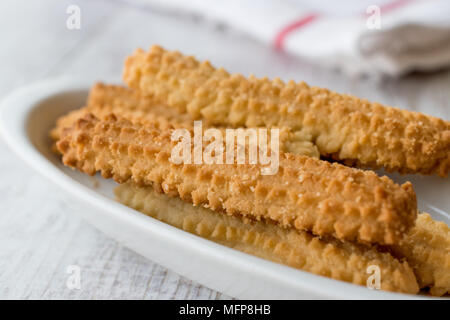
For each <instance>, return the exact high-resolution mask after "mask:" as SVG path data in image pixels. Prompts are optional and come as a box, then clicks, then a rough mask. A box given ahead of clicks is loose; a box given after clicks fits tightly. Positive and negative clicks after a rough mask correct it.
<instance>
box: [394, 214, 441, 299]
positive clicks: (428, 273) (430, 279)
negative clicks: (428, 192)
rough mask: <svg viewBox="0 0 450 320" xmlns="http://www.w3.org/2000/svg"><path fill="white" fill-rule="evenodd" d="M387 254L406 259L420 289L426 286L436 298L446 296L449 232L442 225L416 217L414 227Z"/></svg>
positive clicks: (419, 216) (423, 215)
mask: <svg viewBox="0 0 450 320" xmlns="http://www.w3.org/2000/svg"><path fill="white" fill-rule="evenodd" d="M391 252H393V253H394V254H395V255H396V256H398V257H403V258H406V260H407V261H408V263H409V265H410V266H411V267H412V268H413V270H414V273H415V274H416V277H417V281H418V282H419V285H420V287H421V288H425V287H430V292H431V294H433V295H437V296H441V295H444V294H446V293H450V229H449V227H448V226H447V225H446V224H445V223H443V222H439V221H435V220H433V219H432V218H431V217H430V215H429V214H428V213H421V214H419V215H418V217H417V221H416V225H415V226H414V227H413V228H411V230H410V231H409V232H408V234H407V236H406V237H405V239H404V240H403V241H401V242H400V244H398V245H395V246H393V247H392V248H391Z"/></svg>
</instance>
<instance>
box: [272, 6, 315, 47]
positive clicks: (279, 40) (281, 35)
mask: <svg viewBox="0 0 450 320" xmlns="http://www.w3.org/2000/svg"><path fill="white" fill-rule="evenodd" d="M317 17H318V15H317V14H315V13H313V14H309V15H307V16H304V17H302V18H300V19H298V20H296V21H293V22H292V23H290V24H288V25H287V26H285V27H284V28H283V29H281V30H280V32H278V34H277V35H276V36H275V41H274V45H275V48H277V49H283V46H284V39H286V36H287V35H288V34H290V33H291V32H292V31H294V30H298V29H300V28H303V27H304V26H306V25H308V24H310V23H311V22H313V21H314V20H316V19H317Z"/></svg>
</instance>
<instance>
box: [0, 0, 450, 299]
mask: <svg viewBox="0 0 450 320" xmlns="http://www.w3.org/2000/svg"><path fill="white" fill-rule="evenodd" d="M0 39H1V43H0V47H1V50H0V99H1V98H3V97H4V96H6V95H7V94H8V93H10V92H11V91H12V90H14V89H17V88H19V87H20V86H22V85H25V84H28V83H32V82H35V81H39V80H41V79H44V78H49V77H58V76H81V77H85V78H87V79H90V80H92V82H93V83H94V82H95V81H103V82H110V83H121V72H122V64H123V61H124V59H125V57H126V56H127V55H129V54H131V53H132V52H133V51H134V50H135V49H136V48H138V47H142V48H144V49H147V48H148V47H149V46H150V45H152V44H160V45H162V46H163V47H166V48H167V49H172V50H179V51H182V52H183V53H186V54H191V55H195V56H196V57H197V58H199V59H202V60H203V59H208V60H210V61H211V62H212V63H213V64H214V65H216V66H223V67H224V68H226V69H228V70H229V71H231V72H239V73H243V74H245V75H249V74H254V75H256V76H258V77H263V76H268V77H269V78H274V77H280V78H282V79H283V80H290V79H294V80H296V81H306V82H307V83H309V84H310V85H316V86H321V87H327V88H330V89H332V90H334V91H338V92H342V93H350V94H354V95H357V96H360V97H363V98H367V99H369V100H372V101H377V102H381V103H383V104H388V105H393V106H397V107H401V108H405V109H410V110H418V111H421V112H426V113H428V114H431V115H434V116H438V117H441V118H444V119H446V120H449V119H450V70H449V66H450V2H449V1H448V0H428V1H427V0H390V1H389V0H383V1H382V0H374V1H372V0H371V1H366V0H358V1H356V0H347V1H340V2H339V4H338V2H337V1H325V0H320V1H312V0H281V1H277V0H266V1H262V0H227V1H225V0H216V1H212V0H190V1H183V0H109V1H108V0H69V1H66V0H39V1H29V0H28V1H27V0H2V1H1V2H0ZM0 153H1V157H0V177H1V179H0V199H1V201H0V212H1V213H0V298H34V299H38V298H44V299H57V298H58V299H70V298H81V299H91V298H94V299H108V298H128V299H140V298H147V299H155V298H159V299H161V298H163V299H168V298H177V299H198V298H202V299H210V298H212V299H215V298H229V297H226V296H223V295H222V294H221V293H219V292H215V291H212V290H210V289H208V288H205V287H202V286H200V285H198V284H196V283H193V282H191V281H190V280H188V279H184V278H182V277H180V276H178V275H176V274H174V273H172V272H170V271H168V270H166V269H165V268H163V267H161V266H159V265H156V264H154V263H152V262H151V261H148V260H146V259H144V258H142V257H140V256H139V255H137V254H135V253H133V252H131V251H129V250H128V249H126V248H123V247H121V246H120V245H119V244H118V243H116V242H115V241H114V240H112V239H109V238H107V237H106V236H104V235H103V234H101V233H100V232H98V231H96V230H95V229H94V228H93V227H91V226H89V225H87V224H86V223H84V222H83V221H82V220H80V219H78V218H77V216H76V215H74V214H72V213H75V212H76V211H77V210H88V209H86V208H82V207H80V206H79V205H78V204H76V203H73V201H72V200H71V198H70V196H68V195H67V194H65V193H62V192H61V191H59V190H57V189H56V187H54V186H53V185H52V184H50V183H49V182H47V181H46V180H44V179H43V178H41V177H40V176H38V175H37V174H36V173H34V172H32V171H31V170H30V169H29V168H28V167H26V166H25V165H24V164H23V163H22V162H21V161H20V160H18V159H17V158H16V157H15V156H14V155H13V154H11V153H10V152H9V150H8V149H7V148H6V146H5V144H4V142H3V141H1V140H0ZM70 265H77V266H80V268H81V270H82V289H81V290H70V289H68V288H67V286H66V281H67V277H68V274H67V267H68V266H70Z"/></svg>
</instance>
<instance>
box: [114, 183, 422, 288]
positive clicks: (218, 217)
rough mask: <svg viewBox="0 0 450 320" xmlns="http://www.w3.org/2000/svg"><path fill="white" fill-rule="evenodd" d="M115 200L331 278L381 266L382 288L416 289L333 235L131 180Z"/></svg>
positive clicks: (363, 274)
mask: <svg viewBox="0 0 450 320" xmlns="http://www.w3.org/2000/svg"><path fill="white" fill-rule="evenodd" d="M114 193H115V194H116V198H117V200H118V201H119V202H121V203H123V204H125V205H127V206H130V207H131V208H134V209H136V210H139V211H141V212H143V213H144V214H146V215H148V216H150V217H153V218H156V219H158V220H161V221H163V222H165V223H168V224H170V225H172V226H175V227H177V228H180V229H183V230H185V231H187V232H190V233H193V234H195V235H198V236H200V237H203V238H206V239H209V240H212V241H214V242H217V243H220V244H222V245H225V246H228V247H230V248H234V249H237V250H239V251H242V252H245V253H248V254H252V255H255V256H257V257H260V258H263V259H267V260H271V261H273V262H277V263H281V264H285V265H288V266H290V267H293V268H297V269H301V270H304V271H308V272H311V273H315V274H318V275H322V276H326V277H330V278H333V279H336V280H342V281H347V282H351V283H354V284H358V285H363V286H365V285H366V284H367V279H368V277H369V276H370V275H371V273H372V272H369V273H368V267H369V266H378V267H379V268H380V269H379V270H380V284H381V289H382V290H388V291H396V292H404V293H412V294H414V293H417V292H418V290H419V287H418V285H417V281H416V279H415V276H414V273H413V272H412V269H411V268H410V267H409V266H408V264H407V263H406V262H400V261H399V260H397V259H395V258H393V257H392V256H391V255H390V254H389V253H380V252H378V251H377V250H376V249H375V248H374V247H372V248H366V247H363V246H361V245H357V244H352V243H345V244H344V243H342V242H340V241H337V240H333V239H328V240H323V239H320V238H318V237H315V236H313V235H311V234H310V233H308V232H306V231H296V230H294V229H290V230H287V229H281V228H278V227H277V226H276V225H274V224H271V223H265V222H264V221H256V222H252V223H250V222H247V223H245V222H244V221H243V219H241V218H240V217H237V216H232V217H230V216H226V215H223V214H220V213H217V212H214V211H212V210H210V209H206V208H203V207H194V206H192V204H190V203H187V202H184V201H182V200H181V199H179V198H170V197H168V196H167V195H165V194H159V193H157V192H155V191H154V190H153V188H150V187H137V186H136V185H133V184H132V183H125V184H122V185H120V186H118V187H117V188H116V189H115V190H114Z"/></svg>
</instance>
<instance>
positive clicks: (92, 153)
mask: <svg viewBox="0 0 450 320" xmlns="http://www.w3.org/2000/svg"><path fill="white" fill-rule="evenodd" d="M171 133H172V132H171V130H160V129H159V128H158V127H157V125H151V124H146V125H140V124H133V123H131V122H130V121H127V120H125V119H117V118H116V117H115V116H114V115H112V116H110V117H109V119H104V120H101V121H100V120H98V119H97V118H95V117H94V116H92V115H88V116H86V117H85V118H82V119H79V120H77V122H76V123H75V124H74V126H73V127H72V128H71V129H68V130H65V131H64V135H63V137H62V138H61V139H60V141H59V142H58V143H57V146H58V149H59V151H60V152H61V153H62V154H63V162H64V164H66V165H68V166H71V167H75V168H78V169H79V170H81V171H83V172H86V173H88V174H91V175H92V174H94V173H95V172H97V171H101V173H102V175H103V176H104V177H107V178H109V177H113V178H114V179H115V180H116V181H118V182H120V183H123V182H127V181H130V180H131V181H134V182H136V183H137V184H140V185H153V186H155V187H158V188H160V189H161V191H163V192H165V193H167V194H169V195H173V196H180V197H181V198H182V199H184V200H186V201H190V202H192V203H194V204H195V205H207V206H209V207H210V208H211V209H213V210H215V211H224V212H226V213H227V214H229V215H233V214H240V215H243V216H245V217H248V218H250V219H254V220H261V219H262V218H264V219H266V220H270V221H273V222H275V223H277V224H279V225H280V226H283V227H286V228H288V227H293V228H297V229H298V230H309V231H312V232H313V233H314V234H316V235H320V236H325V235H330V236H334V237H336V238H339V239H342V240H356V241H361V242H368V243H380V244H394V243H397V242H398V241H399V240H400V239H401V238H402V237H403V235H404V234H405V233H406V232H407V231H408V230H409V228H410V227H411V226H412V225H413V224H414V221H415V219H416V216H417V207H416V206H417V203H416V197H415V193H414V191H413V188H412V185H411V183H409V182H407V183H405V184H403V185H402V186H399V185H397V184H395V183H394V182H393V181H392V180H390V179H389V178H387V177H378V176H377V175H376V174H375V173H374V172H370V171H362V170H358V169H353V168H349V167H346V166H343V165H340V164H336V163H334V164H331V163H329V162H326V161H321V160H319V159H315V158H311V157H306V156H300V155H293V154H290V153H283V152H280V153H279V168H278V171H277V172H276V174H274V175H263V174H262V173H261V172H262V171H263V166H262V165H260V164H256V165H249V164H236V162H235V163H234V164H228V165H225V164H222V165H221V164H198V165H195V164H178V165H176V164H174V163H172V162H171V161H170V157H171V151H172V147H174V146H175V144H176V142H173V141H171ZM191 147H192V145H191ZM204 147H205V146H204ZM264 167H265V166H264Z"/></svg>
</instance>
